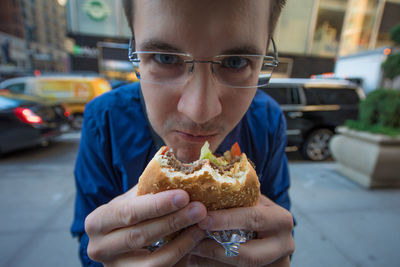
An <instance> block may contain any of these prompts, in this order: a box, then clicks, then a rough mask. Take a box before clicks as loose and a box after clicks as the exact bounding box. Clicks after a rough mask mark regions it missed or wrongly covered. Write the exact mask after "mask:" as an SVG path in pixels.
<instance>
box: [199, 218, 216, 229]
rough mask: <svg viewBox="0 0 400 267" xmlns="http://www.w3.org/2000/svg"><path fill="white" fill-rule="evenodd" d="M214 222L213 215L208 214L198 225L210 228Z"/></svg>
mask: <svg viewBox="0 0 400 267" xmlns="http://www.w3.org/2000/svg"><path fill="white" fill-rule="evenodd" d="M212 224H213V218H211V216H207V217H205V218H204V220H202V221H201V222H199V223H198V224H197V225H198V226H199V227H200V228H201V229H204V230H206V229H208V228H211V226H212Z"/></svg>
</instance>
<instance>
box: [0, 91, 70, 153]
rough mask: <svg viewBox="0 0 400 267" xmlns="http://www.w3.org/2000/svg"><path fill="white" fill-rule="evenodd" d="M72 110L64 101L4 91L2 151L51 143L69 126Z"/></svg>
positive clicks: (1, 101)
mask: <svg viewBox="0 0 400 267" xmlns="http://www.w3.org/2000/svg"><path fill="white" fill-rule="evenodd" d="M68 116H69V113H68V111H67V110H66V109H65V108H64V107H63V106H62V105H60V104H47V103H45V102H43V101H40V100H38V99H37V98H35V97H28V96H16V95H11V94H7V93H4V91H3V92H2V93H1V94H0V154H4V153H7V152H10V151H13V150H18V149H21V148H26V147H30V146H34V145H37V144H42V143H47V142H49V141H51V140H52V139H53V138H55V137H57V136H59V135H60V134H62V133H63V132H65V131H67V130H68V128H69V121H68Z"/></svg>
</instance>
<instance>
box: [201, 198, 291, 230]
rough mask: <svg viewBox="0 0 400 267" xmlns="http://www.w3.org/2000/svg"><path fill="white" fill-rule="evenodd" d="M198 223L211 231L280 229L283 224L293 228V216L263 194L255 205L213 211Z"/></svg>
mask: <svg viewBox="0 0 400 267" xmlns="http://www.w3.org/2000/svg"><path fill="white" fill-rule="evenodd" d="M262 198H265V199H262ZM277 222H278V223H277ZM198 225H199V227H200V228H202V229H207V230H211V231H218V230H231V229H247V230H253V231H260V232H261V231H264V230H266V229H268V230H269V231H271V230H272V231H273V230H277V231H279V230H282V229H283V226H284V227H285V228H284V229H287V228H290V229H292V228H293V218H292V215H291V214H290V212H289V211H287V210H285V209H284V208H282V207H280V206H278V205H277V204H275V203H273V202H270V201H268V199H267V198H266V197H263V196H261V199H260V201H259V203H258V204H257V205H256V206H253V207H244V208H233V209H226V210H218V211H211V212H209V213H208V216H207V217H206V218H205V219H204V220H203V221H201V222H200V223H199V224H198Z"/></svg>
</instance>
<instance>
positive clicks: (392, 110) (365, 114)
mask: <svg viewBox="0 0 400 267" xmlns="http://www.w3.org/2000/svg"><path fill="white" fill-rule="evenodd" d="M346 126H348V127H349V128H352V129H355V130H362V131H369V132H373V133H382V134H386V135H390V136H395V135H400V91H399V90H392V89H377V90H375V91H373V92H372V93H370V94H368V95H367V97H366V98H365V99H364V100H363V101H361V103H360V105H359V119H358V120H357V121H354V120H351V121H347V122H346Z"/></svg>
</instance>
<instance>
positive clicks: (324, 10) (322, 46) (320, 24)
mask: <svg viewBox="0 0 400 267" xmlns="http://www.w3.org/2000/svg"><path fill="white" fill-rule="evenodd" d="M346 5H347V0H329V1H328V0H321V1H320V4H319V7H318V16H317V21H316V25H315V32H314V40H313V45H312V53H313V54H316V55H320V56H335V55H336V53H337V51H338V47H339V41H340V34H341V32H342V27H343V21H344V15H345V12H346Z"/></svg>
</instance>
